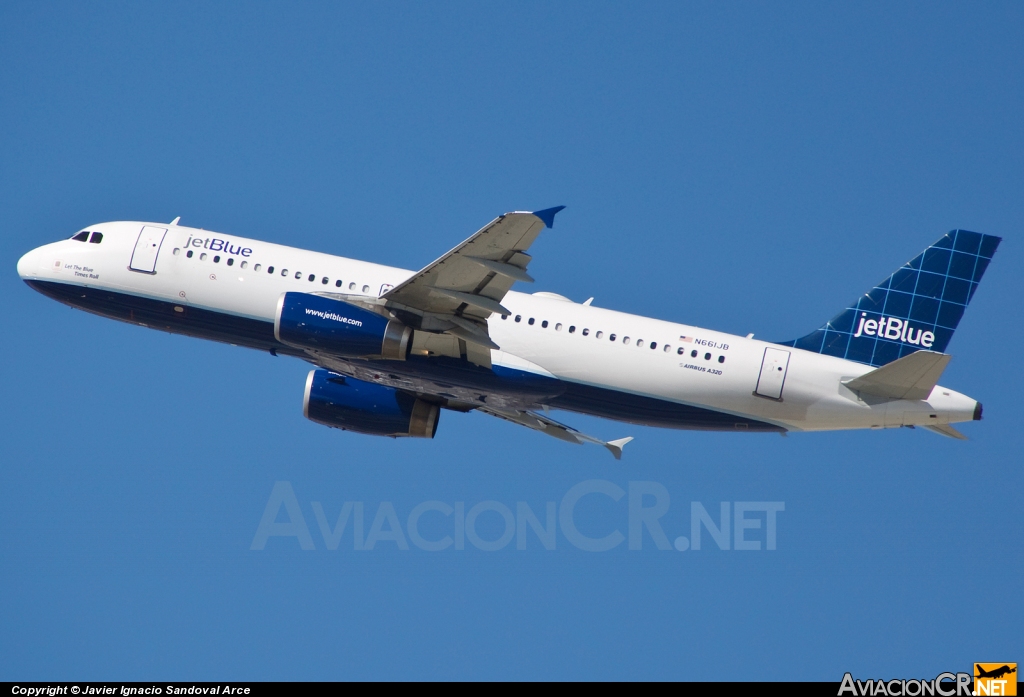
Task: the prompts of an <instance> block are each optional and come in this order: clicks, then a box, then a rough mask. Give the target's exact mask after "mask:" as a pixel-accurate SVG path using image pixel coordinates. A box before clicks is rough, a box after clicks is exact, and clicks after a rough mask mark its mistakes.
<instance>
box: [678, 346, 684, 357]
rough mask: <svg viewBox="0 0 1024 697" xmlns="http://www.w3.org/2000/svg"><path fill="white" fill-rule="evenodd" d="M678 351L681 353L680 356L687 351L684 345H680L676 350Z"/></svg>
mask: <svg viewBox="0 0 1024 697" xmlns="http://www.w3.org/2000/svg"><path fill="white" fill-rule="evenodd" d="M676 353H678V354H679V355H680V356H682V355H683V354H684V353H686V349H684V348H683V347H682V346H680V347H679V348H678V349H677V350H676Z"/></svg>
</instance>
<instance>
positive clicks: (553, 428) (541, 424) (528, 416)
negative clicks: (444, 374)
mask: <svg viewBox="0 0 1024 697" xmlns="http://www.w3.org/2000/svg"><path fill="white" fill-rule="evenodd" d="M478 411H482V412H484V413H485V414H490V415H491V416H497V417H498V418H499V419H505V420H506V421H511V422H512V423H514V424H519V425H520V426H526V427H527V428H532V429H533V430H535V431H540V432H541V433H546V434H547V435H549V436H553V437H555V438H558V439H559V440H564V441H567V442H569V443H577V444H579V445H582V444H583V443H595V444H597V445H603V446H604V447H605V448H607V449H608V452H610V453H611V454H612V455H614V456H615V459H616V460H621V459H622V448H623V447H624V446H625V445H626V443H628V442H629V441H631V440H633V437H632V436H629V437H628V438H619V439H618V440H611V441H608V442H605V441H603V440H601V439H600V438H594V437H593V436H588V435H587V434H586V433H580V432H579V431H577V430H576V429H575V428H572V427H570V426H566V425H565V424H560V423H558V422H557V421H555V420H554V419H551V418H549V417H547V416H544V415H542V414H538V413H536V412H533V411H524V410H520V409H497V408H495V407H479V408H478Z"/></svg>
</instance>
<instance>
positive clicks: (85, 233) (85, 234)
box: [71, 230, 89, 242]
mask: <svg viewBox="0 0 1024 697" xmlns="http://www.w3.org/2000/svg"><path fill="white" fill-rule="evenodd" d="M71 239H73V240H77V241H78V242H85V241H86V240H87V239H89V231H88V230H82V231H81V232H80V233H78V234H77V235H75V236H74V237H72V238H71Z"/></svg>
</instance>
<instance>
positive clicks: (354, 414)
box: [302, 369, 441, 438]
mask: <svg viewBox="0 0 1024 697" xmlns="http://www.w3.org/2000/svg"><path fill="white" fill-rule="evenodd" d="M440 411H441V409H440V407H438V405H436V404H431V403H430V402H427V401H424V400H422V399H419V398H417V397H414V396H413V395H411V394H408V393H405V392H400V391H398V390H396V389H394V388H393V387H386V386H385V385H377V384H374V383H372V382H363V381H362V380H355V379H353V378H350V377H346V376H343V375H338V374H337V373H332V372H331V371H329V370H321V369H317V370H311V371H309V376H308V377H307V378H306V393H305V395H304V396H303V398H302V413H303V415H304V416H305V417H306V418H307V419H309V420H310V421H315V422H316V423H318V424H323V425H324V426H331V427H332V428H340V429H342V430H345V431H355V432H357V433H365V434H367V435H371V436H391V437H392V438H399V437H403V436H405V437H411V438H433V437H434V434H435V433H436V432H437V421H438V416H439V415H440Z"/></svg>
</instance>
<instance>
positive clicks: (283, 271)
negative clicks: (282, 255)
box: [281, 269, 288, 278]
mask: <svg viewBox="0 0 1024 697" xmlns="http://www.w3.org/2000/svg"><path fill="white" fill-rule="evenodd" d="M287 277H288V269H281V278H287Z"/></svg>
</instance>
